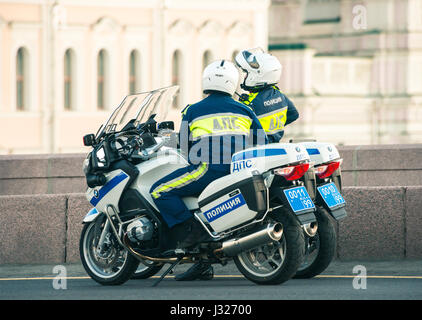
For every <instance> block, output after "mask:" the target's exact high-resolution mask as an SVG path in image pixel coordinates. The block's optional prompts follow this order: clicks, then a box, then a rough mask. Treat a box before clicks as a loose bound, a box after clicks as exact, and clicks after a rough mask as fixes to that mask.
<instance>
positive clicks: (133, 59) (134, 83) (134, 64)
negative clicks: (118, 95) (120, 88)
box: [129, 50, 140, 94]
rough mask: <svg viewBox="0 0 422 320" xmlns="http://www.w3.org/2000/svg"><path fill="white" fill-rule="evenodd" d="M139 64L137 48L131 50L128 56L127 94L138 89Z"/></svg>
mask: <svg viewBox="0 0 422 320" xmlns="http://www.w3.org/2000/svg"><path fill="white" fill-rule="evenodd" d="M139 64H140V61H139V53H138V51H137V50H132V52H131V53H130V57H129V94H134V93H138V92H139V91H140V80H139V78H140V72H139V68H140V66H139Z"/></svg>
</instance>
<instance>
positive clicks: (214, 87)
mask: <svg viewBox="0 0 422 320" xmlns="http://www.w3.org/2000/svg"><path fill="white" fill-rule="evenodd" d="M238 82H239V71H238V70H237V68H236V66H235V65H234V64H233V63H232V62H230V61H228V60H217V61H214V62H212V63H210V64H209V65H208V66H207V67H206V68H205V69H204V72H203V73H202V91H203V92H204V93H208V92H209V91H221V92H225V93H228V94H230V95H233V94H234V92H235V91H236V88H237V84H238Z"/></svg>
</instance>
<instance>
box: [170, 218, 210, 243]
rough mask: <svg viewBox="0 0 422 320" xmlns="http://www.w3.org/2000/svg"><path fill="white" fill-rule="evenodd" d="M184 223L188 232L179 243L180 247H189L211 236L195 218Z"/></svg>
mask: <svg viewBox="0 0 422 320" xmlns="http://www.w3.org/2000/svg"><path fill="white" fill-rule="evenodd" d="M183 225H184V226H185V228H186V229H185V230H186V233H185V234H184V239H183V240H182V241H180V242H179V243H178V245H177V247H178V248H189V247H192V246H193V245H195V244H198V243H200V242H202V241H205V240H207V239H208V238H209V236H208V235H207V232H206V231H205V230H204V228H203V227H202V226H201V224H200V223H199V222H198V221H197V220H196V219H195V218H191V219H189V220H187V221H185V222H183Z"/></svg>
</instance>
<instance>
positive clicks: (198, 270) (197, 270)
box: [175, 262, 214, 281]
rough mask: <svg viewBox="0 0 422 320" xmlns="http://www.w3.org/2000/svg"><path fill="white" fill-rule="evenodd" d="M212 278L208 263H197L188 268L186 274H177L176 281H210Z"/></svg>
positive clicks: (212, 270)
mask: <svg viewBox="0 0 422 320" xmlns="http://www.w3.org/2000/svg"><path fill="white" fill-rule="evenodd" d="M212 278H214V269H213V267H212V266H211V265H210V264H208V263H203V262H198V263H196V264H194V265H193V266H192V267H190V268H189V269H188V270H187V271H186V272H184V273H182V274H178V275H177V276H176V277H175V280H176V281H192V280H196V279H199V280H211V279H212Z"/></svg>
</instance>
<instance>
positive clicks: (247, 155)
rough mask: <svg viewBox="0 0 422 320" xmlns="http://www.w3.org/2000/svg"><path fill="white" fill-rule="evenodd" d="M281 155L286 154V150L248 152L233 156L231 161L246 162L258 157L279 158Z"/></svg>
mask: <svg viewBox="0 0 422 320" xmlns="http://www.w3.org/2000/svg"><path fill="white" fill-rule="evenodd" d="M283 154H287V152H286V150H284V149H261V150H250V151H245V152H242V153H239V154H236V155H234V156H233V158H232V161H239V160H247V159H252V158H259V157H271V156H280V155H283Z"/></svg>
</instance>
